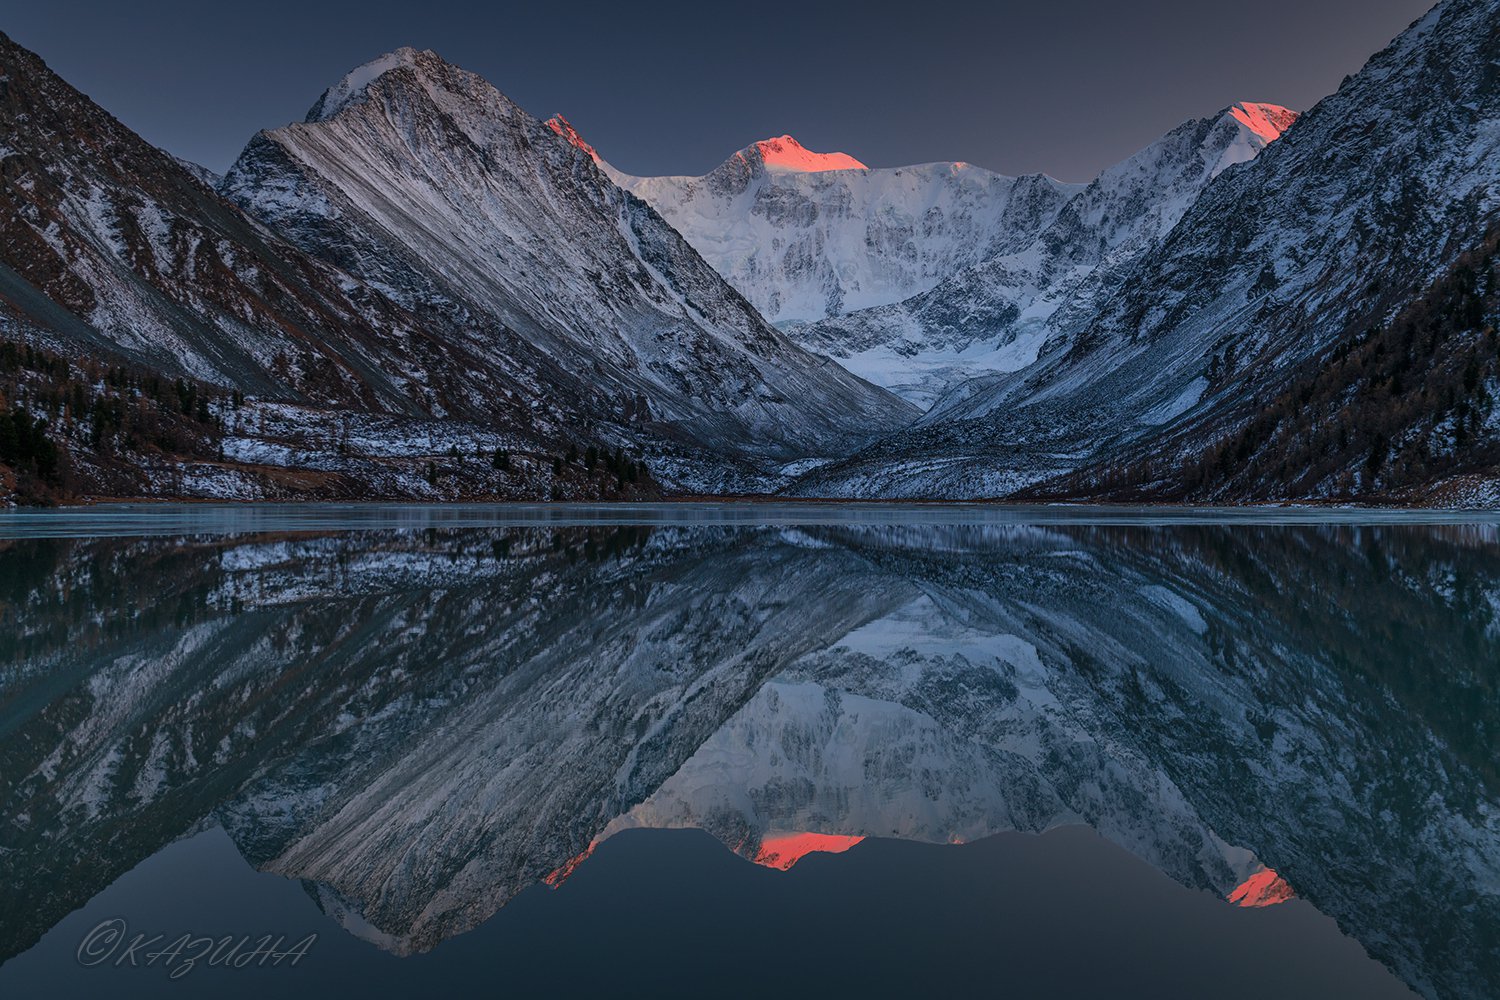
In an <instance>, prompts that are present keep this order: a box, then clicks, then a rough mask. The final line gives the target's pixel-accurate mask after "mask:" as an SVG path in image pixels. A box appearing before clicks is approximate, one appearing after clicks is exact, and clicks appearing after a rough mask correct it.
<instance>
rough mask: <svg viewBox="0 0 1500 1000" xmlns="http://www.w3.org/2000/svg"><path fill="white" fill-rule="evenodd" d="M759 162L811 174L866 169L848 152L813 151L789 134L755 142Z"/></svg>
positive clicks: (776, 168) (775, 167) (772, 166)
mask: <svg viewBox="0 0 1500 1000" xmlns="http://www.w3.org/2000/svg"><path fill="white" fill-rule="evenodd" d="M755 148H756V149H757V150H758V151H759V152H760V159H761V162H762V163H764V164H765V165H766V166H767V167H768V168H771V169H775V170H795V171H798V172H800V173H805V174H812V173H819V172H821V171H824V170H868V169H870V168H869V167H867V166H865V165H864V164H863V163H860V162H859V161H858V160H856V159H855V158H854V157H852V156H850V155H849V154H848V153H814V152H813V151H812V150H810V149H807V148H806V147H805V146H803V145H802V143H800V142H798V141H797V140H796V139H793V138H792V137H791V136H789V135H783V136H780V137H778V138H775V139H762V140H761V141H760V142H757V143H756V144H755Z"/></svg>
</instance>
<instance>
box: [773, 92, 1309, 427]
mask: <svg viewBox="0 0 1500 1000" xmlns="http://www.w3.org/2000/svg"><path fill="white" fill-rule="evenodd" d="M1296 118H1297V114H1296V112H1294V111H1289V110H1287V109H1286V108H1282V107H1278V106H1276V105H1271V104H1247V103H1242V104H1236V105H1234V106H1233V107H1231V108H1228V109H1226V110H1225V111H1223V112H1221V113H1220V114H1218V115H1214V116H1211V117H1208V118H1203V119H1198V120H1195V121H1190V122H1186V123H1184V124H1183V125H1181V126H1179V127H1177V128H1176V129H1173V130H1172V131H1171V132H1169V133H1168V134H1167V135H1165V136H1163V137H1162V138H1161V139H1159V140H1157V141H1156V142H1154V143H1152V144H1151V145H1150V146H1148V147H1146V148H1145V149H1143V150H1141V151H1140V152H1138V153H1136V154H1135V155H1134V156H1132V157H1130V158H1129V159H1127V160H1125V161H1123V162H1121V163H1118V164H1116V165H1115V166H1113V167H1110V168H1109V169H1107V170H1105V171H1104V172H1103V173H1102V174H1100V175H1099V177H1098V178H1096V179H1095V180H1094V181H1093V182H1092V183H1091V184H1089V185H1088V187H1086V188H1085V189H1083V191H1082V192H1081V193H1080V194H1078V195H1077V196H1076V197H1073V198H1072V199H1071V200H1069V201H1068V202H1067V204H1066V205H1065V206H1061V208H1060V211H1058V212H1057V213H1056V217H1055V219H1051V220H1045V219H1039V220H1038V221H1042V222H1043V223H1044V224H1043V225H1042V226H1039V227H1033V228H1031V229H1030V230H1029V231H1027V230H1026V229H1025V228H1024V227H1022V228H1019V229H1017V230H1016V231H1015V235H1016V236H1017V237H1020V238H1019V239H1014V240H1011V241H1010V242H1009V243H1008V244H1002V245H999V246H997V247H993V248H992V249H991V252H989V253H986V254H984V255H983V258H982V259H981V260H979V261H978V262H977V263H975V264H974V265H973V266H971V267H968V268H965V269H964V270H961V271H958V272H957V273H955V274H953V275H951V276H950V277H948V278H947V280H945V281H943V282H942V283H941V284H939V285H937V286H936V287H935V288H932V289H931V290H930V291H927V292H924V293H923V294H919V295H916V296H913V297H911V298H910V299H908V300H907V301H904V302H898V303H894V304H891V305H888V306H885V307H882V308H877V309H871V310H867V311H863V312H854V313H851V314H850V315H847V316H843V317H838V318H834V319H830V320H827V321H825V322H822V323H816V324H812V325H810V326H807V327H805V328H800V329H798V330H797V331H796V332H795V336H796V337H797V338H798V339H799V341H801V342H802V343H804V344H806V345H807V346H809V347H810V348H812V349H813V350H818V351H823V352H825V353H827V354H829V355H831V356H832V357H834V358H836V359H838V360H839V361H840V362H841V363H842V364H844V366H845V367H847V368H849V369H850V370H851V371H854V372H856V373H857V374H860V375H863V376H864V377H866V378H869V379H871V380H872V381H875V382H877V383H879V384H881V385H885V386H888V387H890V388H893V389H895V390H896V391H898V392H900V393H902V394H903V395H905V396H907V397H908V398H910V399H913V400H916V401H918V402H920V403H924V404H925V403H931V402H932V401H933V400H934V399H935V398H936V396H937V395H939V394H940V393H941V392H942V391H943V390H944V389H946V388H948V387H950V386H952V385H953V384H954V383H956V382H958V381H960V380H962V379H963V378H965V377H967V376H970V375H978V374H984V373H988V372H995V371H1001V372H1004V371H1014V370H1017V369H1019V368H1024V367H1025V366H1027V365H1029V364H1030V363H1031V362H1033V361H1034V360H1035V359H1036V357H1037V352H1038V350H1039V348H1040V347H1041V344H1042V342H1043V341H1044V340H1045V338H1046V336H1047V332H1048V329H1049V326H1048V324H1049V321H1050V320H1052V318H1053V317H1054V316H1055V315H1058V314H1063V315H1067V314H1073V315H1087V314H1088V313H1089V312H1090V311H1091V310H1092V309H1094V308H1097V305H1098V304H1099V302H1100V301H1101V300H1102V298H1103V297H1104V296H1105V295H1107V294H1108V292H1109V291H1110V290H1111V289H1113V288H1114V287H1116V285H1117V282H1118V278H1119V276H1120V275H1121V273H1122V272H1123V270H1124V269H1125V267H1126V265H1128V263H1129V262H1130V261H1131V260H1133V259H1134V258H1135V257H1136V256H1137V255H1139V254H1140V253H1142V252H1143V251H1144V250H1145V249H1146V248H1147V247H1149V246H1151V245H1153V244H1154V243H1155V242H1156V241H1158V240H1160V239H1161V238H1162V237H1163V236H1165V235H1166V233H1167V232H1169V231H1170V230H1171V229H1172V227H1173V226H1174V225H1176V223H1177V220H1178V219H1180V218H1181V217H1182V215H1183V213H1184V212H1186V211H1187V209H1188V207H1189V206H1190V205H1191V204H1192V203H1193V201H1194V200H1195V199H1196V198H1197V197H1198V194H1199V192H1201V191H1202V190H1203V188H1204V187H1205V186H1206V185H1207V184H1208V183H1209V182H1210V181H1212V180H1213V179H1214V178H1215V177H1217V176H1219V174H1221V173H1223V172H1224V171H1225V170H1227V169H1229V168H1230V167H1232V166H1235V165H1237V164H1240V163H1244V162H1246V161H1248V160H1252V159H1254V158H1255V157H1256V156H1257V155H1258V154H1259V153H1260V151H1261V150H1263V149H1265V148H1266V146H1267V145H1269V144H1270V143H1271V142H1274V141H1275V140H1276V138H1277V137H1279V136H1280V134H1281V132H1282V131H1283V130H1285V129H1286V128H1288V127H1289V126H1290V125H1291V124H1292V123H1293V122H1294V121H1296Z"/></svg>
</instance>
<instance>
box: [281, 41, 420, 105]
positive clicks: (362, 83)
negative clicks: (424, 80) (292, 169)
mask: <svg viewBox="0 0 1500 1000" xmlns="http://www.w3.org/2000/svg"><path fill="white" fill-rule="evenodd" d="M424 56H425V57H427V58H430V59H440V58H441V57H439V56H438V54H437V53H436V52H433V51H431V50H430V49H429V50H426V51H422V52H418V51H417V50H416V49H414V48H411V47H409V46H406V47H402V48H399V49H397V50H396V51H394V52H387V53H386V54H385V55H383V56H380V57H379V58H377V59H371V60H370V61H369V62H367V63H365V64H363V65H361V66H358V67H356V68H354V69H352V70H350V71H349V72H348V73H347V74H346V75H345V76H344V78H343V79H342V80H340V81H339V82H338V83H336V84H334V85H333V86H332V87H329V88H328V89H327V90H325V91H323V96H322V97H320V98H318V103H316V104H314V105H313V106H312V110H310V111H308V113H307V119H306V120H307V121H308V122H321V121H327V120H328V119H330V118H332V117H333V116H334V115H336V114H338V113H339V112H340V111H342V110H344V108H346V107H348V106H349V105H350V104H352V103H353V102H355V101H357V100H359V99H360V98H362V97H363V96H364V94H365V90H366V88H368V87H369V86H370V84H372V83H374V82H375V81H376V80H378V79H380V78H381V77H382V76H384V75H385V74H387V73H389V72H390V71H391V70H393V69H399V68H401V67H403V66H415V65H416V64H417V62H418V60H419V59H421V58H422V57H424Z"/></svg>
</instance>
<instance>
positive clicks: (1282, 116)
mask: <svg viewBox="0 0 1500 1000" xmlns="http://www.w3.org/2000/svg"><path fill="white" fill-rule="evenodd" d="M1229 113H1230V114H1231V115H1233V116H1234V119H1235V121H1237V122H1239V123H1240V124H1241V125H1243V126H1245V127H1246V128H1247V129H1249V130H1250V131H1252V132H1254V133H1255V134H1256V135H1258V136H1260V137H1261V138H1262V139H1264V140H1265V141H1266V142H1275V141H1276V140H1277V139H1280V138H1281V133H1283V132H1285V131H1286V130H1287V129H1289V128H1291V127H1292V123H1293V122H1295V121H1296V120H1297V119H1298V118H1299V117H1300V116H1299V115H1298V114H1297V112H1295V111H1293V110H1291V109H1290V108H1283V107H1282V106H1281V105H1279V104H1255V103H1252V102H1250V101H1241V102H1240V103H1238V104H1236V105H1235V106H1234V107H1232V108H1230V109H1229Z"/></svg>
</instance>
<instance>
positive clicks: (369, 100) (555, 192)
mask: <svg viewBox="0 0 1500 1000" xmlns="http://www.w3.org/2000/svg"><path fill="white" fill-rule="evenodd" d="M222 190H223V192H224V193H225V195H226V196H228V197H229V198H230V199H231V200H233V201H234V202H235V203H236V204H238V205H240V206H241V207H243V208H244V209H245V210H246V211H247V212H249V213H250V214H251V215H252V216H254V217H255V218H257V219H258V220H260V221H261V222H262V223H264V224H266V225H268V226H270V227H272V228H274V229H275V230H276V231H278V232H279V233H281V234H283V235H284V236H285V237H286V238H288V239H289V240H291V241H292V242H293V243H295V244H296V245H297V246H298V247H300V248H301V249H302V250H304V251H305V252H307V253H309V254H311V255H313V256H314V257H317V258H318V259H320V260H322V261H323V262H325V263H326V264H328V265H330V266H334V267H337V268H340V269H341V270H344V271H346V272H347V273H349V274H351V275H353V276H354V277H355V278H357V279H359V280H361V281H364V282H366V283H368V284H370V285H372V286H374V287H377V288H379V289H380V290H381V291H382V292H383V293H385V294H386V295H388V296H389V297H390V298H391V299H393V300H394V301H395V302H397V303H398V304H400V305H401V306H402V307H403V308H406V309H410V310H412V311H413V312H414V313H415V314H418V315H422V316H427V315H436V316H439V317H443V318H445V319H447V320H449V321H450V322H453V323H456V324H459V325H462V326H464V327H465V328H466V329H467V330H468V331H469V332H468V335H467V336H466V337H465V338H464V343H465V346H466V347H467V348H468V349H470V350H472V351H474V352H475V353H476V354H478V355H479V356H480V363H481V364H482V365H484V366H485V367H488V368H495V367H503V366H504V365H505V364H506V363H507V361H508V359H509V357H510V356H511V354H512V353H515V352H533V353H535V354H537V355H539V356H540V357H541V358H542V359H543V360H544V361H545V363H546V364H548V365H550V366H552V367H554V368H556V369H558V370H559V371H561V372H562V373H563V375H564V376H566V378H567V379H568V382H567V383H565V385H564V386H563V387H561V388H565V389H566V398H569V399H570V400H574V399H576V400H577V401H578V405H579V407H580V408H581V409H584V410H585V411H586V412H589V413H592V414H593V415H594V416H595V417H596V418H598V419H612V420H614V421H616V422H618V423H631V422H638V423H643V424H647V425H650V426H655V427H663V426H664V427H665V429H666V430H667V431H669V432H670V433H672V434H675V435H676V437H677V438H678V439H679V440H680V441H681V442H682V443H684V444H686V445H691V446H695V447H697V448H700V449H707V450H711V451H714V452H717V453H721V454H722V453H728V454H730V455H733V456H740V457H747V458H750V459H755V460H762V461H769V462H772V463H776V462H784V461H791V460H794V459H802V458H808V457H815V456H826V455H830V454H836V453H838V452H840V451H841V450H843V449H846V448H848V447H850V446H851V445H852V444H854V443H856V442H858V441H860V440H862V439H867V438H868V437H869V436H871V435H873V434H878V433H880V432H882V431H890V430H894V429H896V428H898V427H900V426H902V425H903V424H905V423H906V422H907V421H908V420H909V419H910V417H911V415H912V414H911V410H910V408H909V407H908V406H907V405H906V404H904V403H901V402H899V401H898V400H896V399H894V398H893V397H891V396H889V395H888V394H886V393H884V392H882V391H880V390H878V389H875V388H873V387H871V386H870V385H868V384H866V383H864V382H861V381H860V380H858V379H856V378H854V377H852V376H850V375H848V374H847V373H846V372H844V371H843V370H842V369H841V368H839V367H838V366H837V365H833V364H830V363H829V362H828V361H827V360H826V359H824V358H821V357H818V356H816V355H812V354H810V353H808V352H806V351H804V350H802V349H801V348H799V347H797V346H796V345H794V344H793V343H791V342H790V341H789V340H787V338H786V337H785V336H783V335H782V334H780V333H779V332H778V331H776V330H775V329H774V328H773V327H771V326H770V325H769V324H767V323H766V322H765V320H764V319H762V318H761V317H760V315H759V314H757V313H756V311H755V309H754V308H753V307H752V306H751V305H750V304H749V303H748V302H746V301H745V300H744V298H743V297H742V296H740V295H739V294H737V293H736V292H735V291H734V290H733V289H732V288H730V287H729V286H728V285H727V284H725V283H724V281H723V279H722V278H720V277H719V275H718V274H716V273H715V272H714V270H713V269H712V268H711V267H709V266H708V265H707V264H705V263H704V261H703V259H702V258H701V257H699V256H698V254H697V253H696V252H694V251H693V249H692V248H691V247H690V246H689V245H688V244H687V243H686V242H684V241H683V239H682V238H681V237H680V236H679V235H678V234H677V233H676V232H675V231H674V230H673V229H672V228H671V227H670V226H668V225H667V224H666V223H665V222H663V221H662V219H661V217H660V216H659V215H657V214H656V213H655V212H654V211H652V210H651V208H650V207H648V206H647V205H646V204H645V203H644V202H642V201H640V200H639V199H637V198H635V197H633V196H632V195H630V194H629V193H627V192H625V191H623V190H621V189H620V188H619V187H617V186H616V185H615V184H614V183H613V182H611V181H610V179H609V178H608V177H607V176H606V175H605V174H604V173H603V172H602V171H601V170H600V169H598V168H597V167H596V165H595V164H594V162H593V161H592V159H591V158H590V157H589V156H587V155H585V154H584V153H582V152H580V151H579V150H577V149H575V148H574V146H573V145H571V144H570V143H569V142H567V141H566V140H565V139H563V138H562V137H560V136H559V135H557V134H556V133H555V132H554V131H553V130H552V129H551V128H548V127H547V126H546V125H544V124H543V123H542V122H540V121H538V120H536V119H535V118H533V117H531V116H530V115H528V114H527V113H526V112H524V111H523V110H521V109H520V108H519V107H517V106H516V105H515V104H513V103H512V102H511V101H509V100H508V99H506V98H505V97H504V96H503V95H502V94H501V93H500V92H499V91H497V90H496V89H495V88H494V87H492V86H491V85H490V84H488V83H487V82H485V81H484V80H483V79H481V78H480V77H478V76H476V75H474V74H472V73H468V72H466V71H464V70H461V69H459V68H457V67H455V66H452V65H449V64H448V63H446V62H444V61H443V60H442V59H441V58H439V57H438V56H437V55H435V54H434V53H432V52H418V51H415V50H413V49H401V50H399V51H397V52H394V53H391V54H389V55H386V56H383V57H381V58H380V59H377V60H375V61H373V62H371V63H369V64H366V65H365V66H362V67H360V68H358V69H356V70H354V71H353V72H352V73H350V74H349V75H348V76H347V77H345V78H344V79H343V80H342V81H340V82H339V83H337V84H335V85H334V86H333V87H332V88H330V89H329V90H328V92H327V93H325V94H324V95H323V97H322V98H321V99H320V100H319V101H318V102H317V104H316V105H315V106H314V107H313V109H312V111H311V112H310V113H309V115H308V116H307V120H306V121H305V122H303V123H300V124H294V125H289V126H287V127H285V128H280V129H275V130H272V131H269V132H263V133H261V134H259V135H257V136H256V137H255V138H254V139H253V140H252V141H251V142H250V144H249V145H248V146H247V147H246V148H245V151H244V152H243V154H242V155H241V156H240V158H239V159H238V160H237V161H236V162H235V164H234V165H233V167H231V168H230V170H229V172H228V173H227V174H226V176H225V179H224V183H223V185H222Z"/></svg>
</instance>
